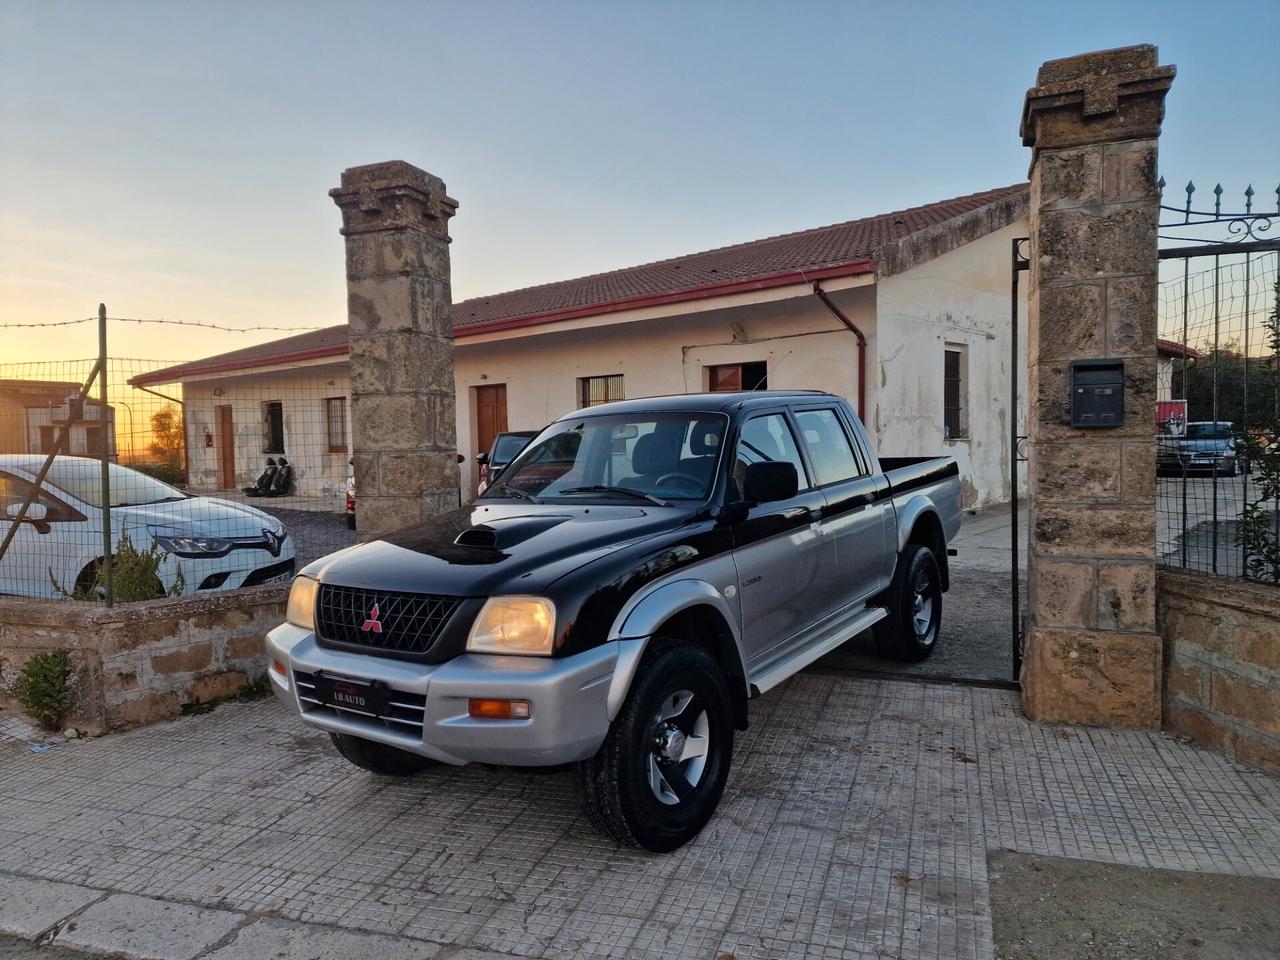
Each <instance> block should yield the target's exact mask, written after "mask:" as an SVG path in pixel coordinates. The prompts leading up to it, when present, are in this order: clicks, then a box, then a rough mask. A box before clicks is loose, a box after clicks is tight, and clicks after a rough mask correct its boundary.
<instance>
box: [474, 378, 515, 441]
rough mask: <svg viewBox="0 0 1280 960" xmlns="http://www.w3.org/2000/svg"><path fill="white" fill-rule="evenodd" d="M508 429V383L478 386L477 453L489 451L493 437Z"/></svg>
mask: <svg viewBox="0 0 1280 960" xmlns="http://www.w3.org/2000/svg"><path fill="white" fill-rule="evenodd" d="M506 430H507V385H506V384H505V383H492V384H488V385H486V386H483V387H476V451H475V452H476V453H488V452H489V448H490V447H492V446H493V438H494V437H496V436H497V435H498V434H500V433H505V432H506Z"/></svg>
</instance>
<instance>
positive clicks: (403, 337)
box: [329, 161, 459, 539]
mask: <svg viewBox="0 0 1280 960" xmlns="http://www.w3.org/2000/svg"><path fill="white" fill-rule="evenodd" d="M329 195H330V196H331V197H333V201H334V203H336V204H337V205H338V208H339V209H340V210H341V211H342V235H343V236H344V237H345V238H346V248H347V323H348V327H349V329H348V337H349V342H350V350H351V426H352V454H353V460H354V462H355V464H354V465H355V477H356V494H357V500H356V511H357V519H356V527H357V529H358V530H359V532H360V536H361V538H362V539H369V538H371V537H376V536H378V535H379V534H381V533H385V532H387V531H390V530H396V529H399V528H401V527H405V526H410V525H412V524H416V523H419V522H421V521H422V520H424V519H426V518H427V517H429V516H431V515H432V514H435V513H439V512H441V511H443V510H449V509H452V508H454V507H456V506H457V505H458V502H459V490H458V487H459V478H458V467H457V460H456V456H457V437H456V425H455V416H456V412H455V411H456V398H455V395H454V378H453V320H452V297H451V294H450V290H449V277H450V273H449V269H450V268H449V218H450V217H452V216H453V213H454V211H455V210H456V209H457V206H458V204H457V201H455V200H453V199H451V198H450V197H449V196H448V195H447V194H446V192H445V185H444V181H442V180H441V179H440V178H439V177H433V176H432V175H431V174H429V173H427V172H426V171H424V170H419V169H418V168H417V167H415V166H412V165H411V164H408V163H404V162H403V161H392V162H390V163H375V164H370V165H369V166H363V167H352V168H350V169H348V170H345V171H343V173H342V185H341V186H340V187H337V188H335V189H333V190H331V191H329Z"/></svg>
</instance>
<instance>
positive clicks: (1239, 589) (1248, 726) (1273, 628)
mask: <svg viewBox="0 0 1280 960" xmlns="http://www.w3.org/2000/svg"><path fill="white" fill-rule="evenodd" d="M1156 594H1157V605H1156V609H1157V611H1158V619H1159V625H1160V633H1161V634H1162V635H1163V637H1164V671H1165V673H1164V725H1165V727H1166V729H1168V730H1170V731H1171V732H1173V733H1178V734H1182V735H1183V736H1187V737H1190V738H1191V739H1192V740H1195V741H1196V742H1197V743H1202V744H1204V745H1206V746H1210V747H1215V748H1217V749H1219V750H1224V751H1225V752H1227V753H1229V754H1230V755H1232V756H1233V757H1237V758H1238V759H1240V760H1243V761H1245V762H1246V763H1252V764H1255V765H1256V766H1259V767H1263V768H1264V769H1268V770H1273V771H1276V772H1280V590H1277V588H1275V587H1271V586H1266V585H1264V584H1258V583H1249V582H1248V581H1245V580H1236V579H1229V578H1227V577H1210V576H1205V575H1203V574H1188V573H1182V572H1176V573H1175V572H1171V571H1165V570H1161V571H1160V574H1159V576H1158V577H1157V579H1156Z"/></svg>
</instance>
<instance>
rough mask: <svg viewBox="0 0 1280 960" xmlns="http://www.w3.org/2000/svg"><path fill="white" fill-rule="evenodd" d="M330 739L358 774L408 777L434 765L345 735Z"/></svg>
mask: <svg viewBox="0 0 1280 960" xmlns="http://www.w3.org/2000/svg"><path fill="white" fill-rule="evenodd" d="M329 737H330V739H332V740H333V745H334V746H335V747H337V748H338V752H339V753H340V754H342V756H343V757H344V758H345V759H347V760H349V761H350V762H351V763H353V764H355V765H356V766H357V767H359V768H360V769H361V770H368V771H369V772H370V773H378V774H381V775H382V776H384V777H411V776H413V775H414V774H415V773H421V772H422V771H423V770H425V769H427V768H428V767H430V766H432V765H433V764H434V763H435V761H434V760H431V759H428V758H427V757H420V756H418V754H416V753H410V752H409V751H408V750H401V749H399V748H398V747H389V746H387V745H386V744H385V743H376V742H374V741H373V740H365V739H363V738H362V737H353V736H351V735H350V734H348V733H331V734H329Z"/></svg>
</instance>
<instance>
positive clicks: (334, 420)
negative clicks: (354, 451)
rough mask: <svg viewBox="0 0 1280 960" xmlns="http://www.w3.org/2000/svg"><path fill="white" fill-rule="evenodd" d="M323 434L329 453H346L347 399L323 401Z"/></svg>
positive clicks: (332, 398) (330, 398)
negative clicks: (326, 438)
mask: <svg viewBox="0 0 1280 960" xmlns="http://www.w3.org/2000/svg"><path fill="white" fill-rule="evenodd" d="M324 421H325V432H326V433H327V434H328V438H329V452H330V453H346V452H347V398H346V397H327V398H326V399H325V401H324Z"/></svg>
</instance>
